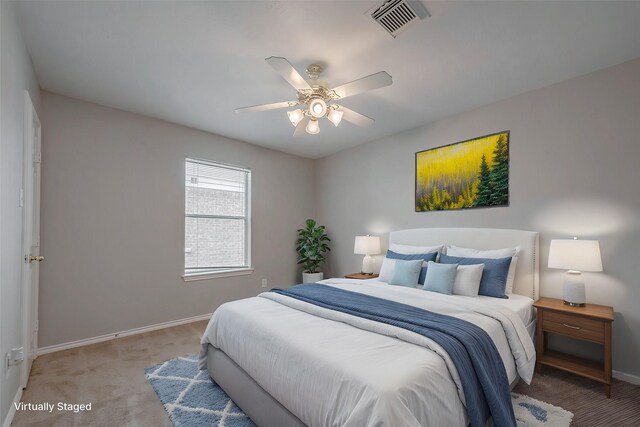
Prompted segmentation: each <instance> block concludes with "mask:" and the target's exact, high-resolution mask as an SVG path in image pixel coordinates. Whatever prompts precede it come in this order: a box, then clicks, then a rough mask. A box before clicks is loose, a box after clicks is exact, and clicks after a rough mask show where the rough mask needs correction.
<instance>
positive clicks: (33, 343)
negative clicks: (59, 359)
mask: <svg viewBox="0 0 640 427" xmlns="http://www.w3.org/2000/svg"><path fill="white" fill-rule="evenodd" d="M41 137H42V125H41V123H40V119H39V118H38V113H37V112H36V109H35V107H34V106H33V102H32V101H31V97H30V96H29V92H28V91H26V90H25V91H24V147H23V178H22V191H21V194H20V205H21V206H22V254H23V256H28V255H40V253H39V245H40V236H39V234H40V224H39V223H40V213H39V208H40V202H39V198H40V182H38V183H37V185H35V183H34V175H35V174H34V172H33V168H34V165H35V164H39V163H40V159H41V148H40V147H41ZM38 168H39V165H38ZM40 173H41V172H40V170H38V174H37V178H38V180H40ZM34 189H35V191H36V192H37V193H36V194H35V196H36V197H37V199H38V202H37V205H38V206H37V208H38V211H36V210H35V209H34V206H33V205H34V200H35V198H34ZM34 215H35V220H34ZM34 224H35V226H34ZM34 234H36V236H37V238H36V242H35V243H36V245H32V244H33V243H34V241H33V236H34ZM32 246H36V247H38V250H37V251H36V252H37V253H33V250H32ZM22 262H23V264H22V284H21V285H22V287H21V306H22V307H21V308H22V347H23V352H24V353H23V354H24V361H23V362H22V366H20V386H21V387H22V388H25V387H26V386H27V382H28V381H29V372H30V370H31V364H32V362H33V360H34V359H35V358H36V356H37V350H38V338H37V331H38V294H39V285H38V276H39V266H38V265H34V263H29V262H27V260H26V259H23V260H22ZM34 274H35V279H34Z"/></svg>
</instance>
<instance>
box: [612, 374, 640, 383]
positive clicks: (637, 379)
mask: <svg viewBox="0 0 640 427" xmlns="http://www.w3.org/2000/svg"><path fill="white" fill-rule="evenodd" d="M612 374H613V378H615V379H617V380H620V381H626V382H628V383H631V384H638V385H640V377H638V376H636V375H631V374H627V373H625V372H620V371H613V373H612Z"/></svg>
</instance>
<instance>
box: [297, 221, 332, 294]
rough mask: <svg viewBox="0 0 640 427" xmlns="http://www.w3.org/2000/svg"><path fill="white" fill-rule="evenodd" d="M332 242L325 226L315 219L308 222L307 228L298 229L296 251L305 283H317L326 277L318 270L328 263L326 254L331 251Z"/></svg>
mask: <svg viewBox="0 0 640 427" xmlns="http://www.w3.org/2000/svg"><path fill="white" fill-rule="evenodd" d="M330 241H331V239H330V238H329V236H327V233H326V230H325V228H324V225H318V223H316V221H315V220H313V219H308V220H307V226H306V227H305V228H300V229H298V241H297V242H296V243H297V247H296V251H298V264H302V281H303V282H304V283H315V282H317V281H319V280H322V279H323V277H324V275H323V273H322V272H321V271H318V269H319V268H320V265H321V264H323V263H324V262H325V261H326V259H325V257H324V254H325V253H327V252H329V251H330V250H331V248H329V244H328V242H330Z"/></svg>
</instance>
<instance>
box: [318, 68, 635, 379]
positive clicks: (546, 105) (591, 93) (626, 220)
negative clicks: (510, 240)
mask: <svg viewBox="0 0 640 427" xmlns="http://www.w3.org/2000/svg"><path fill="white" fill-rule="evenodd" d="M502 130H510V131H511V141H510V206H509V207H504V208H488V209H476V210H463V211H448V212H429V213H416V212H414V204H413V203H414V198H413V194H414V153H415V152H416V151H420V150H424V149H427V148H432V147H437V146H441V145H445V144H450V143H453V142H457V141H462V140H466V139H469V138H472V137H475V136H480V135H486V134H489V133H493V132H498V131H502ZM639 135H640V60H635V61H631V62H627V63H624V64H621V65H618V66H615V67H612V68H609V69H606V70H602V71H599V72H596V73H593V74H589V75H586V76H582V77H578V78H574V79H571V80H568V81H565V82H563V83H559V84H556V85H553V86H549V87H547V88H543V89H539V90H535V91H532V92H528V93H525V94H522V95H519V96H516V97H514V98H510V99H508V100H505V101H502V102H499V103H496V104H492V105H489V106H485V107H482V108H478V109H475V110H473V111H469V112H466V113H463V114H460V115H458V116H455V117H452V118H449V119H445V120H441V121H438V122H435V123H433V124H431V125H428V126H425V127H421V128H418V129H415V130H411V131H407V132H403V133H401V134H398V135H395V136H393V137H389V138H385V139H383V140H379V141H375V142H372V143H368V144H365V145H361V146H359V147H355V148H353V149H349V150H347V151H343V152H341V153H338V154H335V155H332V156H329V157H325V158H324V159H321V160H319V161H318V162H317V164H316V174H317V176H316V196H317V197H316V203H317V216H318V219H319V221H320V222H321V223H323V224H324V225H326V226H327V229H328V233H329V234H330V236H331V237H332V239H333V249H332V252H331V261H330V270H331V273H332V275H342V274H344V273H349V272H355V271H359V270H360V266H361V262H362V256H360V255H354V254H353V241H354V236H355V235H359V234H366V233H370V234H374V235H381V236H385V234H386V233H387V232H389V231H391V230H397V229H404V228H414V227H450V226H452V227H496V228H516V229H525V230H536V231H539V232H540V233H541V240H540V248H541V256H542V258H541V294H542V295H543V296H550V297H559V296H561V292H562V281H563V275H564V273H563V272H561V271H558V270H548V269H547V268H546V263H547V254H548V249H549V240H550V239H552V238H562V237H569V236H579V237H581V238H593V239H598V240H600V244H601V250H602V257H603V263H604V269H605V271H604V272H603V273H585V281H586V282H587V299H588V301H589V302H591V303H599V304H607V305H612V306H613V307H614V309H615V312H616V315H615V322H614V326H613V329H614V337H613V339H614V350H613V352H614V356H613V359H614V364H613V366H614V369H615V370H619V371H623V372H626V373H629V374H633V375H640V363H638V360H640V310H639V309H638V302H639V301H640V286H639V284H638V278H639V277H640V262H638V254H639V253H640V221H639V218H640V215H639V214H640V188H639V186H640V167H639V166H638V161H639V159H640V140H639V139H640V138H639ZM385 237H386V236H385Z"/></svg>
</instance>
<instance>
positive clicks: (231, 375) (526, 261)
mask: <svg viewBox="0 0 640 427" xmlns="http://www.w3.org/2000/svg"><path fill="white" fill-rule="evenodd" d="M389 242H391V243H398V244H404V245H424V246H435V245H440V244H447V245H455V246H464V247H471V248H477V249H500V248H505V247H514V246H520V253H519V254H518V264H517V268H516V276H515V279H514V285H513V289H514V291H513V292H514V293H516V294H520V295H525V296H528V297H530V298H532V299H533V300H537V299H538V296H539V292H538V290H539V278H538V269H539V261H538V233H537V232H533V231H522V230H506V229H491V228H416V229H410V230H400V231H392V232H391V233H389ZM532 325H533V326H532ZM532 325H529V326H528V327H527V328H528V329H529V328H532V327H533V329H535V324H534V323H533V322H532ZM207 369H208V371H209V375H210V376H211V378H212V379H213V380H214V381H215V382H216V383H217V384H218V385H220V387H221V388H222V389H223V390H224V391H225V392H226V393H227V394H228V395H229V397H231V399H232V400H233V401H234V402H235V403H236V404H237V405H238V407H239V408H241V409H242V410H243V411H244V412H245V413H246V414H247V415H248V416H249V418H251V419H252V420H253V421H254V422H255V423H256V424H257V425H258V426H261V427H271V426H274V427H303V426H304V425H305V424H304V423H303V422H302V421H300V419H299V418H298V417H296V416H295V415H293V414H292V413H291V412H290V411H289V410H287V408H285V407H284V406H282V405H281V404H280V402H278V401H277V400H276V399H274V398H273V397H272V396H271V395H270V394H269V393H267V392H266V391H265V390H264V389H263V388H262V387H260V385H259V384H258V383H256V382H255V381H254V380H253V378H251V376H249V374H247V373H246V372H245V371H244V370H243V369H242V368H241V367H240V366H238V365H237V364H236V363H235V362H234V361H233V360H231V358H230V357H229V356H227V355H226V354H225V353H224V352H223V351H221V350H219V349H217V348H215V347H213V346H212V345H209V348H208V353H207ZM517 382H518V378H516V380H515V381H514V382H513V384H511V388H513V387H515V385H516V384H517ZM490 421H491V420H489V422H490Z"/></svg>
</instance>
